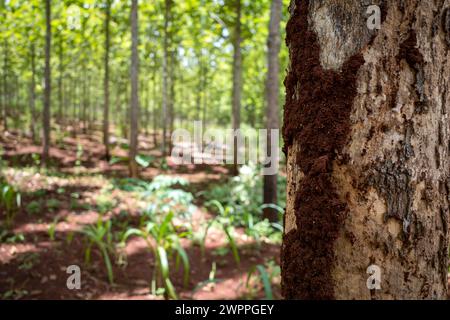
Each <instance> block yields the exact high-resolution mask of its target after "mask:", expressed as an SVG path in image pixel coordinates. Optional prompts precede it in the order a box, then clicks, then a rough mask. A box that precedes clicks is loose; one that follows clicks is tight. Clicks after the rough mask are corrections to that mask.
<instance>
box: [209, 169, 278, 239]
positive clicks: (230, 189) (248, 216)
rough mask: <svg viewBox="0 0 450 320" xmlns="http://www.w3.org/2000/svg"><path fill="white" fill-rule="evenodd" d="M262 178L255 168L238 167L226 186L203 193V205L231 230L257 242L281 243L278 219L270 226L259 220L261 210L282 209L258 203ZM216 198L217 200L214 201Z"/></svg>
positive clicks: (216, 187)
mask: <svg viewBox="0 0 450 320" xmlns="http://www.w3.org/2000/svg"><path fill="white" fill-rule="evenodd" d="M284 181H285V178H284V177H279V178H278V183H279V184H280V187H279V188H278V189H279V190H283V189H284V187H282V186H281V184H283V183H285V182H284ZM262 189H263V188H262V177H261V176H260V175H259V170H258V168H257V167H256V166H253V165H248V166H242V167H241V168H240V171H239V176H236V177H234V178H233V179H231V180H230V181H229V182H228V183H226V184H223V185H217V186H215V187H214V188H212V189H211V190H209V191H206V192H203V196H204V197H205V198H206V199H207V200H208V201H207V202H206V206H207V207H208V208H209V209H211V210H213V211H215V212H217V214H218V217H219V219H218V220H219V221H220V222H221V223H222V224H227V225H231V226H235V227H244V230H245V233H246V234H247V235H248V236H251V237H253V238H254V239H255V240H256V241H257V243H258V244H259V242H260V241H261V240H262V239H267V240H269V241H271V242H276V243H279V242H281V233H282V231H283V227H282V225H281V219H280V222H278V223H270V222H268V221H265V220H264V219H263V216H262V213H263V209H264V208H266V207H271V208H274V209H275V210H277V211H278V212H279V213H280V217H281V216H282V214H283V209H282V206H284V203H281V206H278V205H275V204H266V205H263V204H262ZM218 199H220V201H218Z"/></svg>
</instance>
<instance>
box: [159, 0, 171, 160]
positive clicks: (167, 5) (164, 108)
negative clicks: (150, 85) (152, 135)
mask: <svg viewBox="0 0 450 320" xmlns="http://www.w3.org/2000/svg"><path fill="white" fill-rule="evenodd" d="M171 2H172V0H165V12H164V40H163V57H162V68H163V70H162V72H163V75H162V77H163V85H162V129H163V133H162V135H163V136H162V143H161V151H162V155H163V157H164V156H165V155H166V152H167V150H166V134H167V117H168V110H167V109H168V99H169V98H168V90H169V88H168V77H169V72H168V63H167V59H168V55H169V39H168V38H169V31H168V28H169V20H170V10H171V4H172V3H171Z"/></svg>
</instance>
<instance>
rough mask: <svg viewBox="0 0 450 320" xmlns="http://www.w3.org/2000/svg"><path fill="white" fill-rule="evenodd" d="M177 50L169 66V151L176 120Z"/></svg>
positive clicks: (171, 57)
mask: <svg viewBox="0 0 450 320" xmlns="http://www.w3.org/2000/svg"><path fill="white" fill-rule="evenodd" d="M175 54H176V53H175V50H172V51H171V53H170V68H169V103H168V109H169V110H168V111H169V137H168V139H169V143H168V146H169V152H170V150H172V147H173V146H172V134H171V133H172V132H173V125H174V121H175V110H174V108H175V68H176V57H175Z"/></svg>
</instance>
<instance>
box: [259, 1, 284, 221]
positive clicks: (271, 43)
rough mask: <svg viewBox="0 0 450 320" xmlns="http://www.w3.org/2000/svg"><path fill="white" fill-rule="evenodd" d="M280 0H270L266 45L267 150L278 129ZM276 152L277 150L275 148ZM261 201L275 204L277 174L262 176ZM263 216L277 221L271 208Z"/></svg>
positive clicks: (276, 214) (265, 210) (275, 212)
mask: <svg viewBox="0 0 450 320" xmlns="http://www.w3.org/2000/svg"><path fill="white" fill-rule="evenodd" d="M282 5H283V4H282V0H272V6H271V9H270V23H269V39H268V41H267V47H268V53H267V56H268V59H267V60H268V71H267V82H266V94H267V102H266V103H267V106H266V108H267V109H266V127H267V130H268V131H267V150H272V149H271V133H270V130H271V129H276V130H278V129H279V119H278V112H279V109H278V94H279V77H278V74H279V71H280V66H279V64H280V63H279V53H280V45H281V44H280V42H281V41H280V21H281V7H282ZM277 152H278V150H277ZM263 198H264V199H263V202H264V203H265V204H277V174H274V175H265V176H264V190H263ZM264 218H267V219H269V221H272V222H275V221H278V212H277V211H276V210H275V209H273V208H266V209H264Z"/></svg>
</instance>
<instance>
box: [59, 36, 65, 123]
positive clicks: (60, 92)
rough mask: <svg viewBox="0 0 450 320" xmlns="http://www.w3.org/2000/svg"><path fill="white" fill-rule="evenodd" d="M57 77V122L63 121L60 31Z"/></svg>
mask: <svg viewBox="0 0 450 320" xmlns="http://www.w3.org/2000/svg"><path fill="white" fill-rule="evenodd" d="M58 46H59V48H58V51H59V78H58V122H59V123H63V76H64V65H63V63H64V61H63V57H64V49H63V37H62V33H61V34H60V37H59V44H58Z"/></svg>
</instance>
